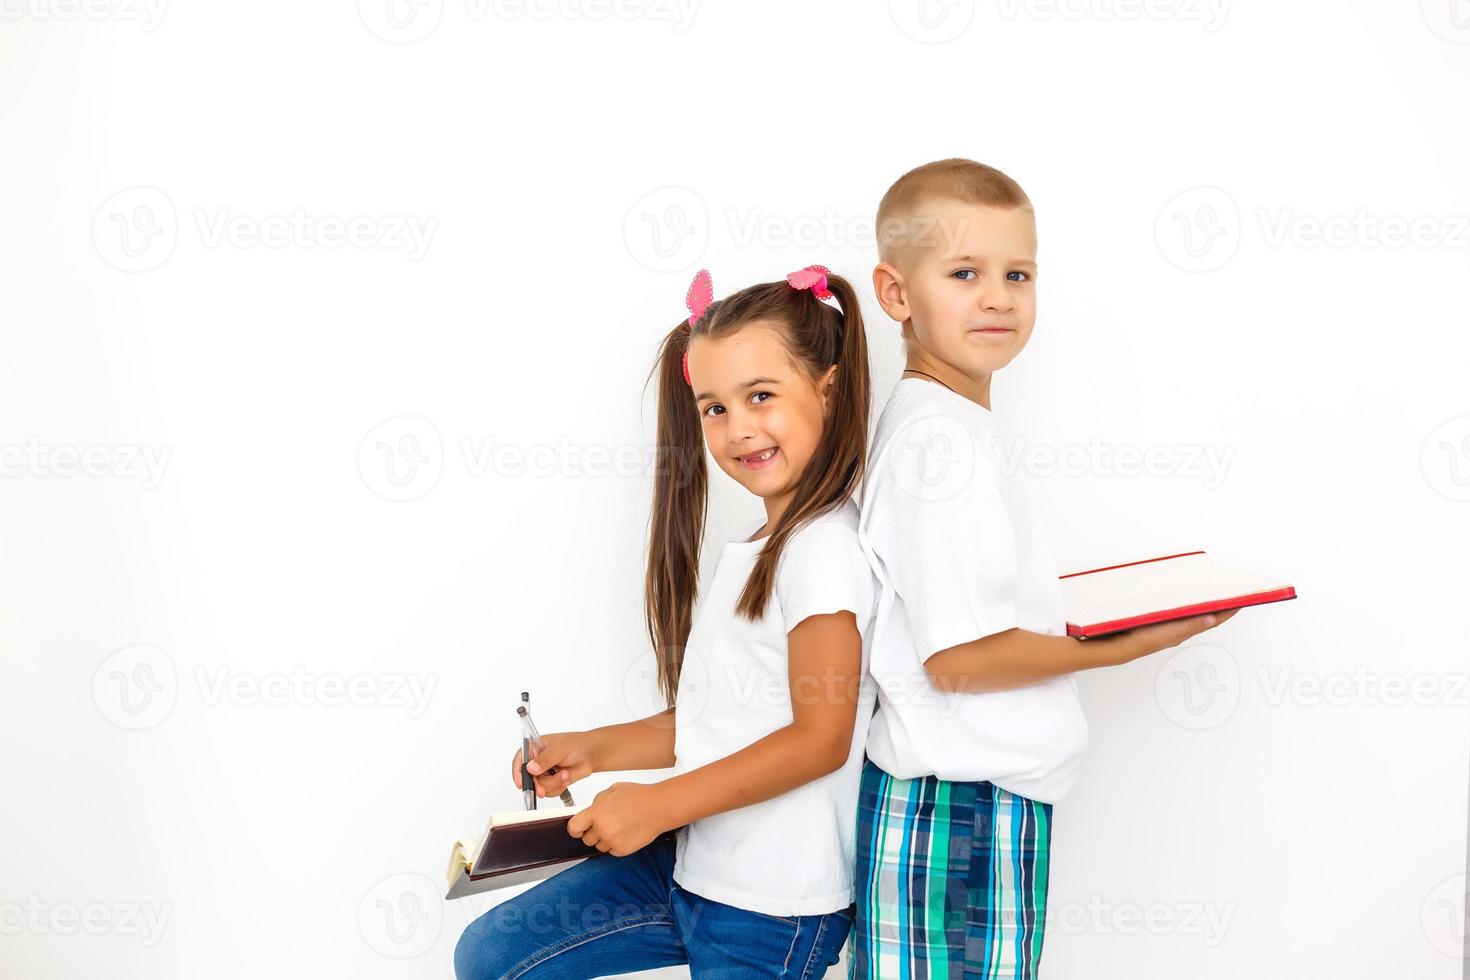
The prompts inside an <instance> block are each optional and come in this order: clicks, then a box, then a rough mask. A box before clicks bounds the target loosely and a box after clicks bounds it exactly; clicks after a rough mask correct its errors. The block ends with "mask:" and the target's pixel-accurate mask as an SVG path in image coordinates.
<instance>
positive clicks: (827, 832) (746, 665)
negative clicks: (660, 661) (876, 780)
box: [674, 501, 876, 915]
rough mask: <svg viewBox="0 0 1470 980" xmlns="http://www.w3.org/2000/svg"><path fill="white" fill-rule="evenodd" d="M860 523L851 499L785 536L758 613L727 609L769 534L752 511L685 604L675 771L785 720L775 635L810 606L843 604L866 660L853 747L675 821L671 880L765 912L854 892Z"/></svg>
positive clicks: (865, 597) (827, 902)
mask: <svg viewBox="0 0 1470 980" xmlns="http://www.w3.org/2000/svg"><path fill="white" fill-rule="evenodd" d="M857 522H858V515H857V506H856V504H855V503H853V502H852V501H848V502H846V503H845V504H843V505H842V506H841V507H839V508H837V509H835V510H832V511H828V512H827V513H825V514H822V515H820V516H818V517H816V518H814V519H813V520H812V521H811V522H810V523H808V524H807V525H806V526H805V527H802V528H801V529H799V530H798V531H797V532H796V533H795V534H794V535H792V536H791V538H789V539H788V541H787V544H786V547H785V549H784V550H783V551H782V554H781V559H780V561H779V562H778V563H777V566H776V576H775V583H774V588H773V589H772V590H771V598H770V601H769V602H768V604H767V606H766V609H765V612H764V614H763V615H762V617H761V618H760V620H759V621H757V622H751V621H749V620H746V619H744V618H742V617H739V616H737V615H736V613H735V604H736V602H737V601H738V599H739V597H740V593H741V590H743V589H744V587H745V580H746V579H747V578H748V577H749V575H750V571H751V569H752V568H753V567H754V566H755V560H756V556H757V555H758V554H759V552H760V550H761V548H763V547H764V546H765V544H766V538H759V539H757V540H755V541H749V540H747V539H748V538H749V537H750V535H751V534H753V533H755V532H756V531H757V530H759V529H760V527H761V524H762V523H763V522H757V523H755V524H751V525H750V526H749V527H747V528H745V529H743V530H742V532H741V533H740V534H739V535H738V536H737V537H736V538H734V539H733V540H730V541H727V542H726V543H725V545H724V547H723V548H722V550H721V552H720V557H719V561H718V563H717V564H716V566H715V571H714V575H713V578H712V580H711V582H710V584H709V586H708V589H707V591H706V593H705V595H704V596H703V598H702V599H701V600H700V602H699V604H698V607H697V608H696V610H695V614H694V621H693V625H692V629H691V630H690V634H689V642H688V644H687V645H686V647H685V650H684V664H683V667H682V669H681V672H680V676H679V690H678V695H677V700H676V702H675V703H676V709H675V712H674V720H675V725H676V728H675V735H674V754H675V759H676V761H675V766H676V768H677V771H678V772H688V771H689V770H691V769H697V768H699V767H700V766H704V765H708V764H709V763H711V762H715V761H717V760H719V759H723V758H725V757H726V756H728V755H732V754H733V753H735V752H738V751H740V750H741V749H743V748H745V747H746V746H748V745H750V744H751V743H753V742H756V741H758V740H760V739H761V738H763V737H765V736H766V735H769V734H770V733H771V732H774V731H776V730H777V729H779V728H784V727H785V726H787V725H789V724H791V722H792V712H791V686H790V682H789V679H788V673H787V650H786V634H787V633H788V632H790V631H791V630H793V629H795V628H796V626H797V625H798V624H799V623H800V622H801V621H802V620H804V619H806V618H807V617H809V616H815V615H820V614H823V613H833V612H841V611H843V610H850V611H851V612H852V613H853V614H854V617H855V618H856V620H857V627H858V632H859V634H860V635H861V637H862V641H863V642H862V647H863V669H862V671H861V672H860V674H859V690H858V711H857V720H856V723H855V725H854V730H853V738H852V748H851V750H850V751H849V753H848V757H847V762H846V763H845V764H844V765H843V767H842V768H841V769H839V770H837V771H836V772H832V773H828V774H827V775H825V776H822V777H821V778H819V779H816V780H813V781H812V782H809V783H806V784H805V785H802V786H798V787H797V788H796V789H794V790H792V791H790V792H789V793H784V794H782V795H781V796H777V797H775V798H773V799H770V800H766V801H764V802H761V803H754V804H751V805H750V806H745V807H740V808H739V809H736V810H729V811H726V812H724V813H717V814H715V815H714V816H711V817H706V818H704V819H702V820H696V821H694V822H693V823H691V824H690V825H689V826H688V827H686V828H684V829H682V830H681V831H680V832H679V834H678V844H677V847H676V851H675V854H676V857H675V864H674V880H675V881H676V882H678V884H679V885H680V887H682V888H685V889H687V890H689V891H691V892H694V893H695V894H698V895H701V896H703V897H705V898H708V899H711V900H713V901H716V902H723V903H724V904H726V905H734V906H736V907H738V908H743V909H748V910H750V911H754V912H765V913H767V914H770V915H824V914H826V913H828V912H836V911H838V910H840V909H845V908H847V907H848V905H850V904H851V903H852V901H853V865H854V861H855V855H854V851H853V845H854V832H855V825H856V813H857V799H858V781H859V779H860V777H861V775H862V764H863V741H864V737H865V736H866V734H867V728H868V720H869V718H871V716H872V713H873V701H874V689H873V682H872V678H871V677H870V676H869V675H868V670H867V666H868V648H869V635H870V632H871V629H870V627H871V621H872V612H873V602H874V597H875V592H876V586H875V583H874V581H873V576H872V571H871V570H870V569H869V567H868V561H867V559H866V558H864V557H863V552H862V548H861V547H860V546H859V544H858V538H857ZM801 693H802V692H800V691H798V694H801ZM815 693H818V694H823V695H824V694H825V689H824V688H819V689H818V691H817V692H815ZM839 693H840V692H839ZM808 696H810V695H808Z"/></svg>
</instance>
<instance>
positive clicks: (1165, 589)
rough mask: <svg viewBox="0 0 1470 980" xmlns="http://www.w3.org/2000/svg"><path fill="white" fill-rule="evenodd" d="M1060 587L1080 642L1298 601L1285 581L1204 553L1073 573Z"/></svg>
mask: <svg viewBox="0 0 1470 980" xmlns="http://www.w3.org/2000/svg"><path fill="white" fill-rule="evenodd" d="M1061 582H1062V605H1063V607H1064V608H1065V609H1066V614H1067V635H1068V636H1075V637H1078V638H1079V639H1086V638H1087V637H1092V636H1104V635H1106V634H1108V633H1118V632H1121V631H1123V630H1127V629H1132V628H1133V627H1135V626H1146V625H1148V624H1149V623H1162V622H1167V621H1168V620H1171V619H1187V618H1189V617H1190V616H1200V615H1203V614H1204V613H1212V612H1219V611H1221V610H1224V609H1240V608H1241V607H1243V606H1259V605H1261V604H1262V603H1267V602H1280V601H1282V600H1283V599H1295V598H1296V589H1295V588H1294V587H1293V586H1291V585H1290V584H1288V583H1287V582H1286V581H1285V580H1284V579H1282V578H1281V577H1280V576H1273V575H1270V574H1264V573H1261V572H1255V571H1249V570H1245V569H1239V568H1234V567H1231V566H1229V565H1226V564H1224V563H1223V562H1220V561H1217V560H1216V559H1214V558H1213V557H1211V556H1209V555H1207V554H1205V553H1204V552H1203V551H1189V552H1185V553H1183V554H1178V555H1164V556H1163V557H1161V558H1148V559H1145V560H1143V561H1131V562H1126V563H1124V564H1122V565H1107V566H1105V567H1103V568H1092V569H1088V570H1087V571H1085V572H1072V573H1071V574H1069V575H1063V576H1062V577H1061Z"/></svg>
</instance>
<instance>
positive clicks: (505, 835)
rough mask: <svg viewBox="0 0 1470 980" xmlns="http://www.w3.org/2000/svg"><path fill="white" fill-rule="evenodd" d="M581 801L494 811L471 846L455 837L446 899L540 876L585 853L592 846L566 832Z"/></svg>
mask: <svg viewBox="0 0 1470 980" xmlns="http://www.w3.org/2000/svg"><path fill="white" fill-rule="evenodd" d="M581 809H582V807H580V806H554V807H547V808H545V809H539V810H523V811H518V812H512V813H496V814H493V815H492V816H491V817H490V823H489V825H488V826H487V827H486V828H485V834H484V836H483V837H481V838H480V839H479V840H478V841H477V842H476V843H475V844H474V845H473V846H472V847H469V848H466V847H465V846H464V844H463V843H461V842H460V841H455V842H454V850H453V851H451V852H450V855H449V892H448V894H446V895H445V896H444V897H445V898H459V897H461V896H463V895H474V894H476V893H478V892H485V891H490V890H491V889H494V888H505V887H507V886H509V885H519V884H523V883H525V882H529V881H539V880H540V879H542V878H547V877H550V876H551V875H553V874H555V873H556V872H558V871H561V870H562V869H563V867H564V866H565V865H567V864H568V863H570V862H573V861H577V860H580V859H582V858H585V857H590V856H591V855H593V854H596V853H597V850H596V849H595V848H591V847H588V846H587V845H586V844H583V843H582V841H581V839H580V838H577V837H573V836H572V835H571V834H568V833H567V821H568V820H570V819H571V818H572V816H573V815H574V814H576V813H577V812H579V811H580V810H581Z"/></svg>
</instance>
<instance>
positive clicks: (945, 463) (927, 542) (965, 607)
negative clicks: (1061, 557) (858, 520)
mask: <svg viewBox="0 0 1470 980" xmlns="http://www.w3.org/2000/svg"><path fill="white" fill-rule="evenodd" d="M894 449H895V450H896V451H895V452H893V453H891V454H889V456H888V461H887V465H885V466H883V467H880V468H879V469H878V470H877V471H876V472H874V473H873V474H872V480H871V482H872V487H871V490H870V492H869V494H868V495H867V496H866V497H865V500H864V505H863V506H864V511H865V513H864V522H863V540H864V541H865V543H866V544H867V546H868V547H869V548H870V549H871V550H872V552H873V555H874V558H875V559H876V560H877V561H878V562H879V563H880V564H881V566H882V568H883V571H884V574H885V576H886V578H887V580H888V581H889V582H890V583H891V585H892V586H893V589H894V591H895V592H897V593H898V597H899V599H900V600H901V601H902V602H903V607H904V611H905V613H906V615H907V618H908V622H909V629H910V632H911V633H912V635H913V641H914V648H915V649H916V650H917V651H918V654H919V659H920V660H921V661H925V660H928V659H929V658H930V657H931V656H933V655H934V654H936V653H938V652H939V651H940V650H947V649H949V648H950V647H953V646H958V645H959V644H961V643H968V642H970V641H971V640H978V639H980V638H981V637H985V636H990V635H991V634H993V633H1000V632H1003V631H1004V630H1008V629H1011V628H1013V627H1015V626H1017V625H1018V623H1017V621H1016V590H1017V588H1018V586H1019V583H1020V563H1019V559H1018V556H1017V549H1016V538H1015V531H1014V529H1013V528H1012V525H1011V512H1010V508H1009V507H1008V506H1007V503H1006V493H1005V487H1004V483H1003V478H1002V474H1001V472H1000V469H999V466H998V465H997V463H996V461H995V459H994V457H993V456H991V455H990V453H989V452H988V451H986V450H985V449H984V448H983V447H981V446H978V445H976V444H975V441H974V439H973V437H972V436H971V435H970V433H969V430H967V429H966V428H965V427H964V426H962V425H960V424H959V423H957V422H955V421H954V420H952V419H947V418H945V417H943V416H940V417H936V418H935V419H933V420H929V421H927V422H925V421H921V422H919V423H918V424H916V425H914V426H912V427H910V428H909V429H908V430H907V431H906V433H905V440H904V444H903V445H902V446H895V447H894Z"/></svg>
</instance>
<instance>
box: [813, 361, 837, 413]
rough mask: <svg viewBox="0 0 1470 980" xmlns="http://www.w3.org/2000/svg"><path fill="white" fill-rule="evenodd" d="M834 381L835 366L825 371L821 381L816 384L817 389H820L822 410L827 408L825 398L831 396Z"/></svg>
mask: <svg viewBox="0 0 1470 980" xmlns="http://www.w3.org/2000/svg"><path fill="white" fill-rule="evenodd" d="M836 379H837V365H836V364H834V365H832V366H831V367H829V368H828V369H827V372H826V373H825V374H823V375H822V377H821V380H819V381H818V382H817V387H818V388H819V389H821V394H822V407H823V408H826V407H827V397H828V396H829V395H831V394H832V385H833V384H835V383H836Z"/></svg>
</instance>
